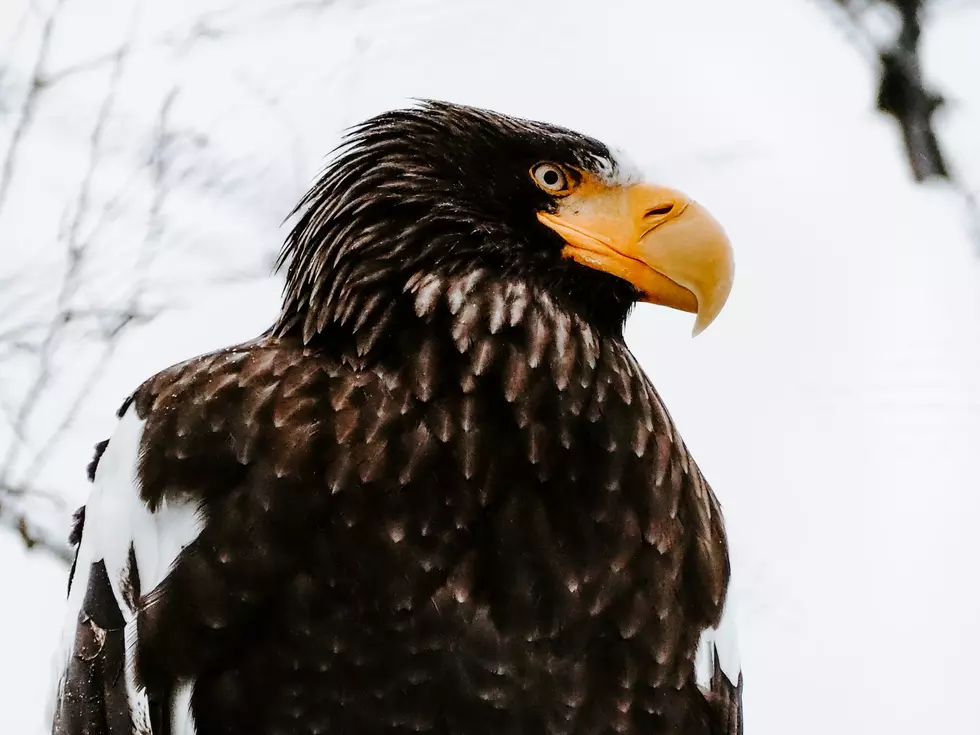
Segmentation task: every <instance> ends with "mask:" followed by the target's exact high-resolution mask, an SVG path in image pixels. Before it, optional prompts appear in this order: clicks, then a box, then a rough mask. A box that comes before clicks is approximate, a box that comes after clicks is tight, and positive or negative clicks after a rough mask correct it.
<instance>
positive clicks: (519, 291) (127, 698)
mask: <svg viewBox="0 0 980 735" xmlns="http://www.w3.org/2000/svg"><path fill="white" fill-rule="evenodd" d="M296 214H297V215H298V216H297V219H296V222H295V225H294V227H293V229H292V231H291V232H290V234H289V236H288V238H287V240H286V243H285V246H284V248H283V253H282V258H281V266H284V267H286V285H285V291H284V298H283V306H282V311H281V314H280V316H279V318H278V320H277V321H276V323H275V324H274V326H273V327H271V328H270V329H269V330H268V331H267V332H266V333H265V334H263V335H261V336H260V337H258V338H257V339H255V340H253V341H251V342H247V343H244V344H240V345H237V346H234V347H230V348H227V349H223V350H219V351H217V352H214V353H211V354H207V355H203V356H200V357H196V358H193V359H191V360H188V361H186V362H183V363H180V364H178V365H175V366H173V367H170V368H168V369H166V370H164V371H162V372H160V373H158V374H157V375H155V376H153V377H151V378H150V379H149V380H147V381H146V382H145V383H143V385H141V386H140V387H139V388H138V389H137V390H136V391H135V393H134V394H133V395H132V396H131V397H130V398H129V399H128V400H127V401H126V402H125V404H124V405H123V406H122V408H121V409H120V410H119V417H120V421H119V424H118V427H117V429H116V431H115V433H114V434H113V436H112V437H111V439H110V440H109V441H108V444H106V443H103V444H101V445H100V446H99V449H98V451H97V455H96V458H95V461H94V462H93V464H92V466H91V468H90V474H91V477H92V479H93V482H94V484H93V487H92V491H91V495H90V498H89V500H88V502H87V504H86V506H85V508H83V509H82V510H81V511H80V512H79V514H78V515H77V521H76V528H75V531H74V536H73V540H74V542H75V543H77V556H76V560H75V564H74V565H73V568H72V574H71V578H70V581H69V601H68V615H67V619H66V622H65V628H64V638H63V640H64V645H63V652H62V655H61V656H60V657H59V672H58V673H59V681H58V685H57V691H56V694H55V699H54V708H53V709H54V712H53V728H54V730H53V731H54V733H56V735H81V734H82V733H86V734H88V735H135V734H137V733H138V734H140V735H146V734H152V735H191V734H196V735H218V734H219V733H220V734H224V733H236V734H241V733H255V735H271V734H272V733H290V734H295V735H300V734H302V735H307V734H309V735H314V734H319V733H379V734H380V733H402V732H428V733H446V734H448V733H452V734H453V735H464V734H470V733H472V734H473V735H477V734H482V733H498V734H499V733H502V732H503V733H536V734H537V733H546V732H547V733H569V734H571V733H613V732H616V733H645V734H648V735H657V734H660V733H691V734H701V733H703V734H705V735H708V734H711V735H715V734H718V733H725V734H726V735H728V734H735V733H741V732H742V709H741V693H742V676H741V672H740V666H739V663H738V657H737V652H736V649H735V648H734V637H733V632H732V620H731V613H730V611H729V607H730V605H728V604H726V603H727V589H728V580H729V559H728V550H727V542H726V537H725V529H724V524H723V520H722V514H721V509H720V507H719V504H718V502H717V500H716V498H715V496H714V494H713V493H712V491H711V489H710V488H709V487H708V485H707V483H706V482H705V480H704V478H703V477H702V475H701V473H700V471H699V470H698V468H697V465H696V464H695V463H694V460H693V459H692V458H691V456H690V454H689V453H688V450H687V448H686V447H685V445H684V443H683V442H682V440H681V439H680V437H679V436H678V434H677V431H676V429H675V428H674V425H673V423H672V421H671V419H670V416H669V414H668V413H667V411H666V409H665V408H664V406H663V404H662V402H661V400H660V397H659V396H658V395H657V393H656V391H655V390H654V388H653V386H652V385H651V383H650V382H649V380H648V378H647V377H646V375H645V374H644V373H643V371H642V369H641V368H640V367H639V365H638V364H637V362H636V360H635V359H634V357H633V355H632V354H631V353H630V351H629V349H628V348H627V347H626V345H625V343H624V340H623V325H624V323H625V320H626V317H627V315H628V313H629V311H630V310H631V308H632V307H633V306H634V305H635V304H636V303H637V302H638V301H647V302H652V303H658V304H663V305H667V306H671V307H674V308H678V309H682V310H685V311H690V312H692V313H695V314H697V317H696V326H695V329H696V330H700V329H703V328H704V327H706V326H707V325H708V323H710V322H711V320H712V319H714V317H715V316H716V315H717V314H718V312H719V311H720V310H721V308H722V306H723V305H724V302H725V300H726V298H727V296H728V292H729V290H730V288H731V283H732V277H733V262H732V255H731V248H730V245H729V243H728V239H727V238H726V237H725V235H724V232H723V231H722V229H721V227H720V226H719V225H718V224H717V223H716V222H715V221H714V220H713V219H712V218H711V216H710V215H709V214H708V213H707V212H706V211H705V210H704V209H703V208H702V207H700V206H699V205H698V204H697V203H696V202H693V201H692V200H690V199H689V198H688V197H686V196H684V195H683V194H681V193H679V192H677V191H674V190H671V189H667V188H664V187H660V186H652V185H649V184H646V183H643V182H640V181H637V180H634V179H633V178H632V177H630V176H627V175H625V174H624V173H623V172H622V170H621V168H620V165H619V164H618V163H617V161H616V160H615V158H614V157H613V155H612V153H611V152H610V151H609V149H608V148H607V147H606V146H605V145H603V144H602V143H600V142H598V141H596V140H593V139H591V138H588V137H586V136H583V135H580V134H578V133H575V132H572V131H569V130H565V129H562V128H558V127H555V126H552V125H546V124H543V123H537V122H531V121H527V120H520V119H515V118H512V117H508V116H505V115H501V114H498V113H494V112H490V111H486V110H479V109H474V108H469V107H463V106H459V105H454V104H448V103H442V102H424V103H420V104H419V105H418V106H416V107H413V108H410V109H406V110H398V111H393V112H388V113H384V114H382V115H380V116H378V117H375V118H373V119H371V120H368V121H367V122H364V123H362V124H361V125H358V126H357V127H355V128H353V129H352V130H351V131H350V133H349V134H348V136H347V137H346V139H345V142H344V143H343V145H342V146H341V148H340V149H339V150H338V151H337V152H336V154H335V155H334V157H333V159H332V160H331V162H330V163H329V164H328V166H327V168H326V170H325V171H324V173H323V174H322V176H321V177H320V179H319V180H318V181H317V182H316V184H315V185H314V186H313V188H312V189H311V191H310V192H309V193H308V194H307V196H306V197H305V198H304V200H303V201H302V202H301V203H300V205H299V207H298V208H297V212H296Z"/></svg>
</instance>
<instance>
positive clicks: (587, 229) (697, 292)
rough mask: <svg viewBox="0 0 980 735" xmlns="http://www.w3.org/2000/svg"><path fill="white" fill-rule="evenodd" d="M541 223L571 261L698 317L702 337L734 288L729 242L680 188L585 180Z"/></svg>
mask: <svg viewBox="0 0 980 735" xmlns="http://www.w3.org/2000/svg"><path fill="white" fill-rule="evenodd" d="M538 219H539V220H540V221H541V223H542V224H544V225H545V226H546V227H549V228H551V229H552V230H554V231H555V232H557V233H558V234H559V235H561V237H562V239H564V241H565V243H566V245H565V248H564V249H563V250H562V254H563V255H564V256H565V257H568V258H572V259H573V260H575V261H576V262H578V263H581V264H582V265H585V266H588V267H589V268H594V269H596V270H600V271H604V272H606V273H610V274H612V275H614V276H617V277H619V278H622V279H625V280H627V281H629V282H630V283H632V284H633V285H634V286H635V287H636V288H637V289H638V290H639V291H640V293H641V294H642V297H641V298H642V300H643V301H647V302H650V303H654V304H662V305H664V306H670V307H673V308H675V309H680V310H682V311H688V312H691V313H695V314H697V319H696V321H695V324H694V334H695V335H698V334H700V333H701V332H702V331H704V329H705V328H706V327H707V326H708V325H709V324H711V322H712V321H714V319H715V317H717V316H718V314H719V313H720V312H721V309H722V307H723V306H724V305H725V301H726V300H727V299H728V294H729V292H731V290H732V281H733V280H734V276H735V261H734V258H733V254H732V246H731V242H729V240H728V236H727V235H725V231H724V230H723V229H722V228H721V225H719V224H718V222H717V221H716V220H715V218H714V217H712V216H711V215H710V214H709V213H708V211H707V210H706V209H704V207H702V206H701V205H700V204H698V203H697V202H695V201H693V200H692V199H691V198H690V197H688V196H686V195H684V194H682V193H681V192H679V191H676V190H674V189H668V188H665V187H660V186H652V185H648V184H633V185H629V186H607V185H605V184H602V183H599V182H597V181H594V180H588V181H584V182H582V185H581V186H579V187H577V188H576V189H575V190H574V191H573V192H572V193H570V194H568V195H567V196H565V197H563V198H562V199H560V200H559V205H558V209H557V211H556V212H555V213H553V214H552V213H550V212H538Z"/></svg>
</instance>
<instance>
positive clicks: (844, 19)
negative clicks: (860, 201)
mask: <svg viewBox="0 0 980 735" xmlns="http://www.w3.org/2000/svg"><path fill="white" fill-rule="evenodd" d="M822 2H823V5H824V6H825V7H826V8H827V9H828V10H829V11H830V12H831V14H832V15H833V17H834V19H835V20H836V21H837V23H838V25H840V26H841V27H842V28H843V29H844V32H845V34H846V36H847V38H848V40H849V41H850V42H851V43H852V44H853V45H854V46H855V47H856V48H857V49H858V51H859V52H860V53H862V54H863V55H864V56H865V58H867V59H868V61H869V63H873V64H877V66H878V67H879V70H880V72H879V73H880V76H879V82H878V93H877V99H876V106H877V108H878V110H879V111H881V112H882V113H884V114H886V115H889V116H890V117H893V118H894V119H895V121H896V122H897V123H898V125H899V128H900V130H901V132H902V138H903V143H904V148H905V153H906V156H907V158H908V162H909V166H910V168H911V170H912V175H913V176H914V177H915V180H916V181H918V182H922V181H927V180H930V179H941V180H946V181H948V182H949V183H950V185H951V186H952V187H953V189H954V191H956V193H957V194H958V195H959V197H960V199H961V201H962V203H963V205H964V209H965V211H966V214H967V221H968V226H969V228H970V230H971V232H970V234H971V236H972V237H973V239H974V242H975V243H976V244H977V247H978V248H980V207H978V203H977V200H976V197H975V196H974V194H973V193H972V192H971V191H970V189H969V187H968V186H967V185H966V184H965V183H964V182H963V181H962V180H961V179H960V178H959V176H957V175H956V173H955V170H954V169H955V167H954V166H953V165H952V164H951V162H950V160H949V158H948V155H946V154H945V153H944V151H943V146H942V144H941V141H940V138H939V135H938V134H937V132H936V130H935V125H934V121H933V117H934V115H935V113H936V112H937V110H939V108H940V107H941V106H942V105H943V103H944V99H943V97H942V95H941V94H939V93H937V92H934V91H932V90H930V89H929V88H928V87H927V86H926V83H925V80H924V78H923V75H922V64H921V60H920V45H921V39H922V19H923V16H924V15H925V12H926V10H927V8H930V7H935V6H937V5H939V3H936V2H935V1H934V2H932V3H929V2H927V0H877V1H876V2H874V1H872V2H869V0H822ZM886 8H887V9H891V10H892V11H893V12H894V13H895V14H896V16H897V18H898V21H899V25H898V33H897V34H896V35H895V37H894V38H893V39H891V40H890V41H876V40H875V37H874V35H873V34H872V32H871V30H870V28H869V25H868V24H869V21H868V16H869V13H870V12H871V11H874V10H881V9H886Z"/></svg>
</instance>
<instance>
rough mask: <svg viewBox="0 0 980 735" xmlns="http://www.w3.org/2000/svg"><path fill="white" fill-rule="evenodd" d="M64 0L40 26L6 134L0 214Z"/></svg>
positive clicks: (0, 177)
mask: <svg viewBox="0 0 980 735" xmlns="http://www.w3.org/2000/svg"><path fill="white" fill-rule="evenodd" d="M64 2H65V0H55V3H54V6H53V7H52V8H51V12H50V13H48V16H47V17H46V18H45V19H44V26H43V28H42V30H41V41H40V43H39V44H38V49H37V55H36V56H35V57H34V67H33V69H32V70H31V73H30V86H29V87H28V89H27V96H26V97H25V98H24V102H23V104H22V105H21V110H20V117H18V118H17V123H16V125H14V130H13V132H12V133H11V135H10V143H9V145H8V146H7V151H6V153H5V154H4V157H3V162H2V163H0V216H2V214H3V205H4V203H5V202H6V200H7V191H8V189H9V187H10V180H11V178H12V177H13V174H14V164H15V162H16V160H17V154H18V151H19V150H20V145H21V142H22V141H23V139H24V135H25V134H26V133H27V131H28V129H29V128H30V126H31V121H32V120H33V119H34V111H35V109H36V107H37V101H38V96H39V95H40V94H41V91H42V90H43V89H44V87H43V84H42V82H41V79H42V74H43V71H44V67H45V65H46V64H47V62H48V54H49V53H50V52H51V36H52V33H53V32H54V27H55V23H56V21H57V18H58V13H59V12H61V6H62V5H63V4H64Z"/></svg>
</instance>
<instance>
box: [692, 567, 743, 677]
mask: <svg viewBox="0 0 980 735" xmlns="http://www.w3.org/2000/svg"><path fill="white" fill-rule="evenodd" d="M732 597H733V595H732V587H731V584H729V587H728V598H727V599H726V600H725V607H724V609H723V610H722V612H721V620H720V621H718V626H717V627H716V628H707V629H706V630H705V631H704V632H703V633H701V640H700V641H699V642H698V650H697V654H696V655H695V657H694V675H695V679H696V681H697V684H698V686H699V687H701V688H702V689H704V690H709V689H710V688H711V678H712V677H713V676H714V674H715V662H716V661H717V663H718V666H719V667H720V668H721V670H722V673H724V674H725V676H726V677H727V678H728V681H730V682H731V683H732V684H733V685H737V684H738V677H739V674H740V673H741V671H742V659H741V656H740V654H739V649H738V635H737V631H736V628H735V615H736V613H735V610H734V608H735V604H734V600H733V599H732Z"/></svg>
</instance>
